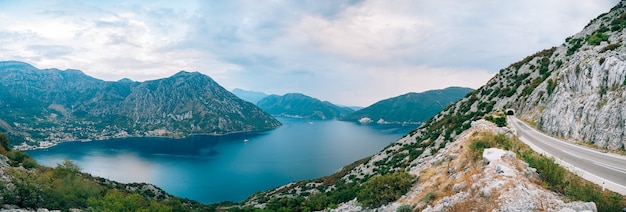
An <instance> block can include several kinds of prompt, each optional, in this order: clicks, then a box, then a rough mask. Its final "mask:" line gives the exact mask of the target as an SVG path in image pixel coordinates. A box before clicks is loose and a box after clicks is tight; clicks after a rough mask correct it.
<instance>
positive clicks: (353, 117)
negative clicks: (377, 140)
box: [341, 87, 473, 124]
mask: <svg viewBox="0 0 626 212" xmlns="http://www.w3.org/2000/svg"><path fill="white" fill-rule="evenodd" d="M472 90H473V89H471V88H461V87H449V88H445V89H440V90H431V91H425V92H422V93H413V92H411V93H407V94H404V95H400V96H397V97H393V98H389V99H385V100H381V101H379V102H376V103H374V104H373V105H371V106H368V107H366V108H363V109H361V110H358V111H355V112H354V113H351V114H348V115H345V116H344V117H342V118H341V120H345V121H359V122H361V123H368V122H373V123H379V124H385V123H418V124H419V123H422V122H424V121H426V120H428V119H429V118H431V117H433V116H434V115H436V114H437V113H439V112H441V111H442V110H443V108H445V107H446V106H448V105H449V104H452V103H454V102H456V101H458V100H459V99H461V98H463V97H464V96H465V95H466V94H467V93H469V92H471V91H472Z"/></svg>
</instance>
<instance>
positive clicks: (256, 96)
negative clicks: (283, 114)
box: [230, 88, 269, 104]
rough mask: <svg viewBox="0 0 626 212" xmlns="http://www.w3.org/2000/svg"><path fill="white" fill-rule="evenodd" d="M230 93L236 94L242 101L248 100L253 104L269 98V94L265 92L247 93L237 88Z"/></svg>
mask: <svg viewBox="0 0 626 212" xmlns="http://www.w3.org/2000/svg"><path fill="white" fill-rule="evenodd" d="M230 92H231V93H233V94H235V95H236V96H237V97H239V98H240V99H243V100H246V101H248V102H250V103H252V104H256V103H257V102H259V100H261V99H263V98H265V97H267V96H269V95H268V94H266V93H263V92H257V91H247V90H243V89H240V88H235V89H233V90H232V91H230Z"/></svg>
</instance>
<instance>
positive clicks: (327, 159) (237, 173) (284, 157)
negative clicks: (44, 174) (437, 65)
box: [27, 117, 417, 203]
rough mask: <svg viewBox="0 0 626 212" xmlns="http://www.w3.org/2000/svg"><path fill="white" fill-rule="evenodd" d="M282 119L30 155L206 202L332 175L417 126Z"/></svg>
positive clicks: (63, 147) (51, 163) (77, 145)
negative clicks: (250, 129)
mask: <svg viewBox="0 0 626 212" xmlns="http://www.w3.org/2000/svg"><path fill="white" fill-rule="evenodd" d="M277 119H278V120H279V121H280V122H282V123H283V126H281V127H280V128H277V129H274V130H271V131H266V132H256V133H240V134H233V135H225V136H200V135H198V136H191V137H188V138H184V139H169V138H123V139H111V140H103V141H90V142H64V143H60V144H58V145H56V146H54V147H50V148H47V149H38V150H30V151H27V153H28V154H30V155H31V156H32V157H33V158H35V160H37V162H38V163H39V164H41V165H45V166H51V167H54V166H56V164H57V163H60V162H62V161H63V160H65V159H69V160H72V161H73V162H74V163H76V164H78V165H79V166H80V167H81V168H82V169H83V171H84V172H87V173H90V174H92V175H96V176H100V177H104V178H107V179H111V180H115V181H119V182H123V183H131V182H146V183H151V184H154V185H156V186H158V187H160V188H162V189H164V190H165V191H166V192H168V193H170V194H173V195H176V196H179V197H183V198H189V199H193V200H196V201H199V202H202V203H217V202H222V201H233V202H238V201H242V200H245V199H246V198H247V197H248V196H250V195H251V194H253V193H256V192H259V191H264V190H267V189H271V188H275V187H277V186H280V185H284V184H287V183H290V182H294V181H298V180H306V179H313V178H318V177H322V176H326V175H330V174H332V173H334V172H335V171H337V170H338V169H339V168H341V167H342V166H345V165H347V164H350V163H352V162H354V161H356V160H359V159H361V158H364V157H367V156H370V155H372V154H374V153H376V152H378V151H380V150H381V149H383V148H384V147H385V146H387V145H389V144H390V143H392V142H394V141H396V140H398V139H399V138H401V137H402V136H403V135H405V134H407V133H408V132H409V131H410V130H412V129H414V128H416V127H417V126H415V125H413V126H398V125H394V126H392V125H382V126H381V125H378V126H362V125H359V124H356V123H352V122H343V121H336V120H327V121H320V120H307V119H295V118H283V117H278V118H277Z"/></svg>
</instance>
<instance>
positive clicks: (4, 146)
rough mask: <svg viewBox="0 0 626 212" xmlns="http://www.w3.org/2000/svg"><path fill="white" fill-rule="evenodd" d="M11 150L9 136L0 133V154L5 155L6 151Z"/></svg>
mask: <svg viewBox="0 0 626 212" xmlns="http://www.w3.org/2000/svg"><path fill="white" fill-rule="evenodd" d="M10 150H11V146H9V138H8V137H7V135H5V134H3V133H0V154H3V155H6V154H7V151H10Z"/></svg>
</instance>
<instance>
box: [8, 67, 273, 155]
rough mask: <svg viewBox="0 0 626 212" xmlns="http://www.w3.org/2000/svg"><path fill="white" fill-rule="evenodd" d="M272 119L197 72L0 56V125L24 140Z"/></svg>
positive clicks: (160, 132) (264, 126)
mask: <svg viewBox="0 0 626 212" xmlns="http://www.w3.org/2000/svg"><path fill="white" fill-rule="evenodd" d="M278 126H280V122H278V121H277V120H276V119H274V118H273V117H271V116H270V115H269V114H267V113H265V112H263V111H262V110H261V109H259V108H258V107H256V106H255V105H253V104H252V103H249V102H246V101H243V100H241V99H239V98H237V97H236V96H235V95H234V94H232V93H230V92H228V91H227V90H225V89H224V88H223V87H221V86H220V85H219V84H218V83H216V82H215V81H213V80H212V79H211V78H210V77H208V76H206V75H203V74H200V73H197V72H193V73H192V72H185V71H181V72H179V73H177V74H175V75H173V76H171V77H169V78H164V79H158V80H150V81H145V82H133V81H131V80H127V79H126V80H119V81H117V82H108V81H103V80H99V79H96V78H93V77H90V76H87V75H85V74H84V73H82V72H81V71H78V70H58V69H43V70H39V69H37V68H35V67H33V66H32V65H30V64H26V63H22V62H16V61H5V62H0V131H4V132H8V133H10V134H11V135H12V136H14V137H19V138H21V139H25V140H27V141H31V143H33V142H34V143H36V142H37V141H44V140H45V141H63V140H77V139H106V138H111V137H127V136H168V137H184V136H187V135H191V134H214V135H221V134H228V133H233V132H247V131H259V130H268V129H273V128H276V127H278ZM13 140H15V139H13Z"/></svg>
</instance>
